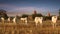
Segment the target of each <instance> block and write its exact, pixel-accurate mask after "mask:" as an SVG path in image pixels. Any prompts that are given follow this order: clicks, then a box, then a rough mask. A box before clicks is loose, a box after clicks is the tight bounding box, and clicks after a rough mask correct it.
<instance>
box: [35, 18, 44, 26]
mask: <svg viewBox="0 0 60 34" xmlns="http://www.w3.org/2000/svg"><path fill="white" fill-rule="evenodd" d="M34 21H35V23H36V25H37V24H38V23H40V24H41V25H42V21H43V17H35V20H34Z"/></svg>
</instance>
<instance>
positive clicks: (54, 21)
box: [52, 16, 57, 28]
mask: <svg viewBox="0 0 60 34" xmlns="http://www.w3.org/2000/svg"><path fill="white" fill-rule="evenodd" d="M56 22H57V16H52V25H53V28H54V26H55V27H56Z"/></svg>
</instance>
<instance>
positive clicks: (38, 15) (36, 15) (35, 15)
mask: <svg viewBox="0 0 60 34" xmlns="http://www.w3.org/2000/svg"><path fill="white" fill-rule="evenodd" d="M41 16H43V15H42V14H32V17H33V19H34V18H35V17H41Z"/></svg>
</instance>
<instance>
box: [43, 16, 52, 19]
mask: <svg viewBox="0 0 60 34" xmlns="http://www.w3.org/2000/svg"><path fill="white" fill-rule="evenodd" d="M51 18H52V16H43V20H51Z"/></svg>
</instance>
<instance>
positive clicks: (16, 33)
mask: <svg viewBox="0 0 60 34" xmlns="http://www.w3.org/2000/svg"><path fill="white" fill-rule="evenodd" d="M51 23H52V22H51V21H43V25H42V26H41V25H40V24H38V25H37V26H36V25H35V23H34V22H29V23H28V24H27V25H26V24H22V23H17V24H14V23H3V24H2V23H0V34H60V20H58V21H57V23H56V27H54V28H53V27H52V24H51Z"/></svg>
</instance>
